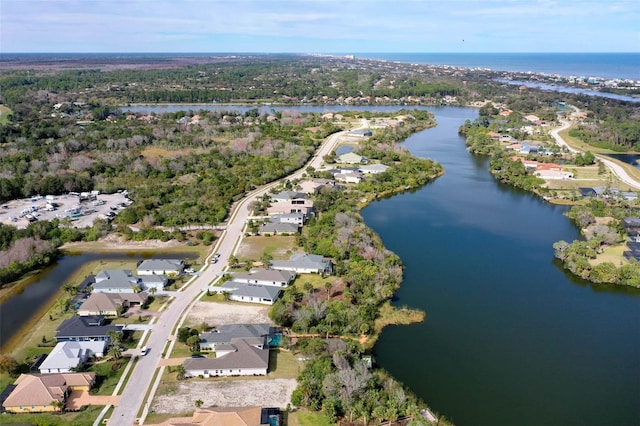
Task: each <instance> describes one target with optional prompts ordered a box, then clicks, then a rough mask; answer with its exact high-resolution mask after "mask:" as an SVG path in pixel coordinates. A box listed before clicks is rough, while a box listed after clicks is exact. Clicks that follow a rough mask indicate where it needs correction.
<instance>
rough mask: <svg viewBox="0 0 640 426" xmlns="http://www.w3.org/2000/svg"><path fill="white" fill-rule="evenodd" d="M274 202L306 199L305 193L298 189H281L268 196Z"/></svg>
mask: <svg viewBox="0 0 640 426" xmlns="http://www.w3.org/2000/svg"><path fill="white" fill-rule="evenodd" d="M269 198H271V201H273V202H274V203H286V202H287V201H291V200H296V199H306V198H307V194H305V193H304V192H298V191H282V192H278V193H277V194H272V195H270V196H269Z"/></svg>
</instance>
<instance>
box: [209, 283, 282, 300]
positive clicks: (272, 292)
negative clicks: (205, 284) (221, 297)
mask: <svg viewBox="0 0 640 426" xmlns="http://www.w3.org/2000/svg"><path fill="white" fill-rule="evenodd" d="M209 289H210V290H211V291H214V292H217V293H225V292H228V293H229V300H233V301H234V302H245V303H259V304H262V305H273V304H274V303H275V301H276V300H278V297H280V293H281V290H280V288H278V287H275V286H272V285H260V284H248V283H243V282H236V281H227V282H225V283H224V284H222V285H221V286H219V287H209Z"/></svg>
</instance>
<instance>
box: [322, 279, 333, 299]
mask: <svg viewBox="0 0 640 426" xmlns="http://www.w3.org/2000/svg"><path fill="white" fill-rule="evenodd" d="M331 287H333V286H332V284H331V281H327V282H326V283H324V289H325V290H327V300H329V298H330V297H331Z"/></svg>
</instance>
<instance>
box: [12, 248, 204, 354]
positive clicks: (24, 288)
mask: <svg viewBox="0 0 640 426" xmlns="http://www.w3.org/2000/svg"><path fill="white" fill-rule="evenodd" d="M194 257H197V255H195V254H191V253H184V252H181V253H171V252H167V251H147V252H121V253H79V254H66V255H64V256H62V257H61V258H60V259H58V260H57V261H56V262H55V263H54V264H52V265H50V266H48V267H46V268H44V269H42V271H41V272H39V273H37V274H35V275H33V276H31V277H29V278H28V279H27V280H26V281H25V282H24V283H21V284H20V287H19V290H18V291H17V292H16V293H15V294H13V295H12V296H11V297H9V298H8V299H6V300H4V301H3V302H2V303H1V304H0V348H1V347H3V346H4V344H5V343H6V342H8V341H9V340H10V339H11V338H12V337H13V336H14V335H15V333H17V332H19V330H20V329H21V328H22V327H23V326H24V325H25V324H28V323H29V321H31V320H33V317H34V315H37V314H38V313H39V312H42V310H43V309H45V308H46V307H47V306H48V305H49V304H50V303H51V299H52V298H53V297H54V296H55V295H56V293H57V292H58V290H59V289H60V287H61V286H62V285H63V284H64V283H65V282H66V281H67V280H69V279H70V278H71V276H72V275H73V274H74V273H75V272H76V270H77V269H78V268H80V267H81V266H82V265H84V264H85V263H88V262H92V261H98V260H128V261H133V260H142V259H148V258H194ZM81 280H82V277H80V278H79V281H78V282H77V283H75V284H80V281H81Z"/></svg>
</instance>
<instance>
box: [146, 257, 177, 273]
mask: <svg viewBox="0 0 640 426" xmlns="http://www.w3.org/2000/svg"><path fill="white" fill-rule="evenodd" d="M183 270H184V260H181V259H145V260H143V261H142V262H140V264H139V265H138V268H137V272H138V275H176V276H177V275H180V274H182V271H183Z"/></svg>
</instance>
